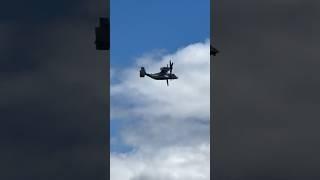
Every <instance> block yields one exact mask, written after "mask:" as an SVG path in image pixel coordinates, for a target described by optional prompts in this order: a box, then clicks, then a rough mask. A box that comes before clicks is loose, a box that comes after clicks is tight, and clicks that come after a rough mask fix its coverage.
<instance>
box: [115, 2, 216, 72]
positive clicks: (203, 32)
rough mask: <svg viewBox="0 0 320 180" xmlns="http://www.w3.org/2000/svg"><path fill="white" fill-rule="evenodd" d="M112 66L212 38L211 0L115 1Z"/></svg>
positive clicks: (125, 64)
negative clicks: (210, 35)
mask: <svg viewBox="0 0 320 180" xmlns="http://www.w3.org/2000/svg"><path fill="white" fill-rule="evenodd" d="M110 5H111V8H110V9H111V12H110V19H111V53H110V57H111V66H112V67H125V66H128V65H130V64H132V63H133V58H135V57H138V56H141V54H142V53H145V52H150V51H151V50H154V49H166V50H167V51H169V52H171V51H175V50H176V49H177V48H179V47H181V46H182V45H186V44H190V43H193V42H196V41H199V40H204V39H205V38H208V37H209V31H210V29H209V28H210V24H209V23H210V17H209V16H210V10H209V7H210V6H209V5H210V1H209V0H197V1H196V0H183V1H182V0H131V1H128V0H111V1H110Z"/></svg>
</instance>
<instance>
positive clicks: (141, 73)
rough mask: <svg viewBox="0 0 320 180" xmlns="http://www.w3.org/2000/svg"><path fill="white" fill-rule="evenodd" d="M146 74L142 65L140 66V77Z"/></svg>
mask: <svg viewBox="0 0 320 180" xmlns="http://www.w3.org/2000/svg"><path fill="white" fill-rule="evenodd" d="M145 75H146V70H145V69H144V67H141V69H140V77H144V76H145Z"/></svg>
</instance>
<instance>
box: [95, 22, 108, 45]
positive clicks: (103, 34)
mask: <svg viewBox="0 0 320 180" xmlns="http://www.w3.org/2000/svg"><path fill="white" fill-rule="evenodd" d="M95 35H96V40H95V44H96V49H97V50H109V49H110V20H109V18H104V17H100V18H99V27H96V28H95Z"/></svg>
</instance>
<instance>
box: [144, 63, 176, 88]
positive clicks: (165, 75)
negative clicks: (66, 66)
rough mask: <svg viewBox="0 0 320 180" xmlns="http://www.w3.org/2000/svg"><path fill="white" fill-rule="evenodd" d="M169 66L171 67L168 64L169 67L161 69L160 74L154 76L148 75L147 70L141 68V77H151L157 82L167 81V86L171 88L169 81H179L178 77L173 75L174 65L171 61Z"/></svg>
mask: <svg viewBox="0 0 320 180" xmlns="http://www.w3.org/2000/svg"><path fill="white" fill-rule="evenodd" d="M169 64H170V67H169V66H168V64H167V67H161V68H160V72H159V73H154V74H149V73H146V70H145V69H144V67H141V69H140V77H144V76H149V77H150V78H152V79H155V80H167V86H169V79H170V80H172V79H178V77H177V76H176V75H175V74H172V67H173V63H172V62H171V60H170V62H169ZM168 71H169V72H168Z"/></svg>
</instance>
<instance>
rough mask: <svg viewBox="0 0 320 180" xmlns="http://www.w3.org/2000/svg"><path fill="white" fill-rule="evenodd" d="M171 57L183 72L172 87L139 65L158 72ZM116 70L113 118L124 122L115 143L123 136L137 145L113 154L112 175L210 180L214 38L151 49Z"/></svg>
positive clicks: (136, 179)
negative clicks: (170, 50)
mask: <svg viewBox="0 0 320 180" xmlns="http://www.w3.org/2000/svg"><path fill="white" fill-rule="evenodd" d="M169 60H172V61H173V62H174V65H173V73H175V74H176V75H177V76H178V77H179V79H178V80H173V81H169V87H167V85H166V82H165V81H155V80H152V79H150V78H149V77H145V78H140V77H139V69H140V66H144V67H145V68H146V71H147V72H149V73H155V72H159V68H160V67H162V66H166V64H168V63H169ZM111 72H112V75H111V77H112V84H111V121H112V122H111V123H112V124H116V123H119V122H120V121H121V122H122V123H123V124H124V125H123V126H122V128H120V130H119V132H117V133H118V134H119V137H117V138H114V137H111V138H113V141H112V144H111V146H117V143H115V142H117V141H118V143H119V142H120V141H121V143H123V144H125V145H127V146H130V147H132V148H133V150H132V151H128V152H125V153H119V152H112V153H111V179H113V180H120V179H121V180H144V179H148V180H162V179H166V180H168V179H169V180H171V179H172V180H180V179H181V180H182V179H183V180H193V179H198V180H199V179H200V180H202V179H203V180H204V179H209V178H210V177H209V175H210V170H209V169H210V147H209V123H210V117H209V116H210V112H209V111H210V98H209V97H210V56H209V40H206V41H205V42H198V43H194V44H190V45H188V46H186V47H183V48H180V49H178V50H177V51H176V52H173V53H166V52H165V51H154V52H151V53H147V54H144V55H142V56H141V57H139V58H137V59H135V64H134V65H133V66H132V67H129V68H127V69H122V70H119V69H112V70H111ZM114 141H115V142H114Z"/></svg>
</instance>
